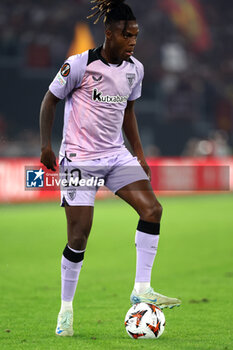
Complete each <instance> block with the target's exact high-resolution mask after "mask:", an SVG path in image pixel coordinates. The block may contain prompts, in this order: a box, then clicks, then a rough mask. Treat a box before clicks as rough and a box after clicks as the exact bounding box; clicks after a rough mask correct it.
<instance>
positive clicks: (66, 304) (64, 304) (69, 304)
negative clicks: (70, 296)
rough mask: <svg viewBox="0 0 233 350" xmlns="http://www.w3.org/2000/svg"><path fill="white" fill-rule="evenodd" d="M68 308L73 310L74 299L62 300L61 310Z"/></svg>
mask: <svg viewBox="0 0 233 350" xmlns="http://www.w3.org/2000/svg"><path fill="white" fill-rule="evenodd" d="M66 310H73V302H72V301H65V300H62V301H61V310H60V312H64V311H66Z"/></svg>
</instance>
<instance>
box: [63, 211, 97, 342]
mask: <svg viewBox="0 0 233 350" xmlns="http://www.w3.org/2000/svg"><path fill="white" fill-rule="evenodd" d="M93 210H94V208H93V207H91V206H72V207H71V206H67V205H66V206H65V211H66V218H67V233H68V244H67V246H66V247H65V249H64V251H63V255H62V261H61V279H62V292H61V309H60V312H59V314H58V322H57V328H56V334H57V335H60V336H72V335H73V305H72V302H73V298H74V295H75V291H76V287H77V283H78V279H79V274H80V270H81V267H82V264H83V258H84V252H85V249H86V244H87V239H88V236H89V233H90V230H91V225H92V219H93Z"/></svg>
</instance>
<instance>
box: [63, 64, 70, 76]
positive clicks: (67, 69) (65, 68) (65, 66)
mask: <svg viewBox="0 0 233 350" xmlns="http://www.w3.org/2000/svg"><path fill="white" fill-rule="evenodd" d="M69 74H70V65H69V63H65V64H63V66H62V67H61V75H62V76H63V77H67V76H68V75H69Z"/></svg>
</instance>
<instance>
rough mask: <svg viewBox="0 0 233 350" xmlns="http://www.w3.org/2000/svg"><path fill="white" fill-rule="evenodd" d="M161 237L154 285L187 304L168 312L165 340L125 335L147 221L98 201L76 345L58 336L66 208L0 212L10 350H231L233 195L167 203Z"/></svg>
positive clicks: (2, 312)
mask: <svg viewBox="0 0 233 350" xmlns="http://www.w3.org/2000/svg"><path fill="white" fill-rule="evenodd" d="M160 201H161V203H162V205H163V207H164V213H163V219H162V225H161V237H160V244H159V249H158V254H157V257H156V261H155V266H154V269H153V272H152V286H153V287H154V288H155V290H156V291H158V292H160V293H162V294H167V295H169V296H175V297H179V298H181V299H182V302H183V303H182V306H181V307H180V308H174V309H173V310H165V311H164V313H165V317H166V328H165V332H164V334H163V335H162V336H161V338H159V339H157V340H134V339H131V338H129V336H128V335H127V333H126V331H125V328H124V317H125V314H126V312H127V310H128V309H129V307H130V303H129V296H130V293H131V290H132V287H133V282H134V275H135V247H134V234H135V228H136V225H137V215H136V214H135V213H134V211H133V209H131V208H130V207H129V206H128V205H127V204H124V203H123V202H122V201H120V200H109V201H103V202H97V203H96V207H95V217H94V224H93V227H92V232H91V236H90V239H89V242H88V247H87V251H86V255H85V260H84V265H83V268H82V271H81V274H80V280H79V284H78V289H77V293H76V297H75V301H74V331H75V334H74V336H73V337H72V338H60V337H57V336H55V333H54V332H55V327H56V318H57V313H58V311H59V307H60V259H61V254H62V250H63V248H64V246H65V244H66V222H65V214H64V210H63V209H61V208H59V204H55V203H51V204H30V205H29V204H25V205H9V206H5V205H4V206H1V207H0V217H1V226H0V227H1V228H0V231H1V234H0V349H1V350H5V349H6V350H8V349H9V350H12V349H16V350H20V349H32V350H37V349H38V350H42V349H44V350H50V349H51V350H59V349H64V350H66V349H81V350H85V349H94V350H98V349H99V350H102V349H117V350H127V349H130V350H132V349H133V350H134V349H159V350H202V349H203V350H208V349H210V350H231V349H233V341H232V338H231V336H232V329H233V327H232V326H233V325H232V311H233V307H232V300H233V288H232V287H233V264H232V262H233V261H232V257H233V205H232V202H233V196H232V195H206V196H204V195H201V196H193V197H191V196H190V197H176V198H175V197H174V198H166V197H161V198H160Z"/></svg>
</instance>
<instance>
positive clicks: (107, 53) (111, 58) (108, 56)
mask: <svg viewBox="0 0 233 350" xmlns="http://www.w3.org/2000/svg"><path fill="white" fill-rule="evenodd" d="M100 54H101V56H102V57H103V58H104V59H105V60H106V62H108V63H112V64H121V62H122V60H121V59H119V58H118V57H115V55H114V54H113V52H112V51H111V50H110V48H109V46H108V45H107V44H106V42H105V43H104V44H103V47H102V49H101V52H100Z"/></svg>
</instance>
